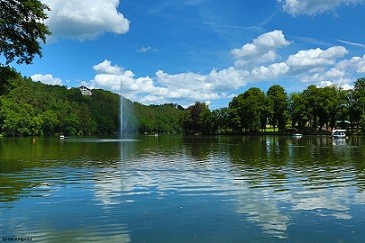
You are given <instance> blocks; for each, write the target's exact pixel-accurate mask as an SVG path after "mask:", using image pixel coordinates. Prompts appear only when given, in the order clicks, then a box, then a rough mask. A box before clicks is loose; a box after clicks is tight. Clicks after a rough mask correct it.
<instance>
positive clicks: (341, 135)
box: [332, 129, 346, 138]
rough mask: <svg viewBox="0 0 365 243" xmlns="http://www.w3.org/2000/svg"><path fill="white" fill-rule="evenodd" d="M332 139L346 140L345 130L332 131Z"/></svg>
mask: <svg viewBox="0 0 365 243" xmlns="http://www.w3.org/2000/svg"><path fill="white" fill-rule="evenodd" d="M332 138H346V130H345V129H334V130H333V131H332Z"/></svg>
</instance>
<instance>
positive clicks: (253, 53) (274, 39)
mask: <svg viewBox="0 0 365 243" xmlns="http://www.w3.org/2000/svg"><path fill="white" fill-rule="evenodd" d="M289 44H290V42H289V41H287V40H286V39H285V36H284V34H283V32H282V31H281V30H274V31H271V32H268V33H265V34H262V35H260V36H259V37H257V38H256V39H254V40H253V41H252V43H247V44H245V45H243V46H242V47H241V48H239V49H233V50H231V54H232V55H233V56H234V57H235V58H236V62H235V65H236V66H237V67H244V66H246V65H247V64H250V63H252V61H254V62H255V63H256V64H257V63H266V62H272V61H275V60H276V58H277V53H276V51H275V50H276V49H278V48H282V47H285V46H288V45H289Z"/></svg>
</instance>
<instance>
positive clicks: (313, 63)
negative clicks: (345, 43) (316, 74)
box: [286, 46, 348, 70]
mask: <svg viewBox="0 0 365 243" xmlns="http://www.w3.org/2000/svg"><path fill="white" fill-rule="evenodd" d="M347 53H348V52H347V50H346V48H344V47H342V46H334V47H330V48H328V49H326V50H322V49H320V48H317V49H310V50H301V51H298V52H297V53H296V54H294V55H290V56H289V57H288V59H287V61H286V63H287V64H288V66H290V67H291V68H292V69H294V70H298V69H299V70H302V69H308V68H312V67H318V66H325V65H333V64H335V62H336V59H337V58H340V57H343V56H344V55H346V54H347Z"/></svg>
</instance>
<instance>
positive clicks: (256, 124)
mask: <svg viewBox="0 0 365 243" xmlns="http://www.w3.org/2000/svg"><path fill="white" fill-rule="evenodd" d="M229 109H230V110H231V114H232V119H234V121H235V122H234V123H235V124H234V126H236V127H235V128H234V129H235V130H240V127H242V129H244V130H245V131H246V132H257V131H259V130H260V128H261V127H262V124H261V122H262V116H263V114H264V112H265V93H264V92H262V91H261V90H260V89H259V88H255V87H254V88H250V89H249V90H247V91H246V92H245V93H243V94H240V95H238V96H236V97H234V98H233V99H232V101H231V102H230V103H229Z"/></svg>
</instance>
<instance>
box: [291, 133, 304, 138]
mask: <svg viewBox="0 0 365 243" xmlns="http://www.w3.org/2000/svg"><path fill="white" fill-rule="evenodd" d="M292 137H293V138H301V137H303V134H301V133H294V134H293V135H292Z"/></svg>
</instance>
